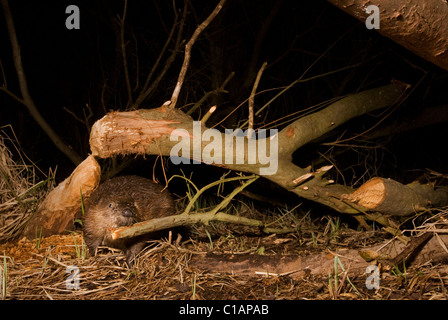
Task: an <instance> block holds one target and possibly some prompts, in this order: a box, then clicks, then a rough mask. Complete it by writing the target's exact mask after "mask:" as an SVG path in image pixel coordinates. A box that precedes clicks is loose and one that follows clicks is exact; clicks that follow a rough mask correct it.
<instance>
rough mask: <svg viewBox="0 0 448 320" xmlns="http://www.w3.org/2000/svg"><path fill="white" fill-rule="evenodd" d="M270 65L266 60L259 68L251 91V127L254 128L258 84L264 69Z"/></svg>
mask: <svg viewBox="0 0 448 320" xmlns="http://www.w3.org/2000/svg"><path fill="white" fill-rule="evenodd" d="M267 65H268V63H267V62H264V63H263V65H262V66H261V68H260V70H258V74H257V78H256V79H255V82H254V85H253V87H252V91H251V93H250V97H249V128H248V129H251V130H252V129H253V128H254V100H255V93H256V92H257V88H258V84H259V83H260V79H261V75H262V74H263V71H264V69H265V68H266V66H267Z"/></svg>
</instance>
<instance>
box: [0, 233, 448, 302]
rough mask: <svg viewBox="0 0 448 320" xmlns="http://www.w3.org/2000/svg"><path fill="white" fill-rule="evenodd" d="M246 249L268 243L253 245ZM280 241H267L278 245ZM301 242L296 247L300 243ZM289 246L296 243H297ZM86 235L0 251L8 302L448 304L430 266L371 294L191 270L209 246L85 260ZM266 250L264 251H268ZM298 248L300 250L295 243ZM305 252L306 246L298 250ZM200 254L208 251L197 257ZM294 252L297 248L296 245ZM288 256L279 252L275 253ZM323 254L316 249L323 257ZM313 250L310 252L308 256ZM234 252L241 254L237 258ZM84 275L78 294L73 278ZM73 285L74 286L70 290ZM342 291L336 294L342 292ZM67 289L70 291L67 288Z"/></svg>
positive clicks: (437, 272) (345, 285) (313, 279)
mask: <svg viewBox="0 0 448 320" xmlns="http://www.w3.org/2000/svg"><path fill="white" fill-rule="evenodd" d="M246 240H247V242H248V243H246V246H247V247H254V246H256V245H255V244H256V243H260V242H261V243H263V241H264V240H265V239H264V238H251V239H246ZM274 240H275V239H274V237H272V236H271V237H269V240H267V241H268V242H270V243H272V244H273V243H275V241H274ZM296 240H297V239H296ZM296 240H294V239H292V238H290V242H294V241H296ZM220 241H221V242H220V243H219V244H218V243H217V246H218V251H232V250H233V251H234V243H233V244H232V242H231V241H226V240H223V239H221V240H220ZM81 243H82V236H81V235H80V234H73V235H65V236H52V237H49V238H44V239H42V241H41V243H40V246H39V249H37V248H36V245H35V242H34V241H30V240H25V239H22V240H21V241H19V242H18V243H17V244H13V243H9V244H4V245H2V246H0V251H2V252H5V256H6V257H7V258H6V260H7V268H8V272H7V274H8V276H7V295H6V298H7V299H81V300H82V299H89V300H95V299H145V300H148V299H149V300H150V299H161V300H164V299H169V300H172V299H176V300H177V299H181V300H184V299H187V300H192V299H195V300H202V299H240V300H246V299H288V300H289V299H319V300H320V299H338V300H346V299H350V300H351V299H447V298H448V294H447V290H446V286H447V284H448V266H446V265H437V266H433V265H431V264H427V265H424V266H419V267H418V268H417V267H413V268H410V269H409V270H406V272H404V273H396V272H395V273H394V272H388V273H383V274H382V277H381V286H380V289H378V290H368V289H367V288H366V286H365V280H366V275H359V276H355V277H353V276H352V279H349V280H350V282H349V281H348V280H347V278H344V274H343V273H341V274H338V275H337V276H336V277H335V274H334V273H332V272H331V270H329V274H328V275H312V274H309V275H306V276H304V277H301V278H294V277H292V276H289V275H287V276H280V277H278V276H266V275H254V276H241V275H232V274H226V273H207V272H204V271H202V270H198V269H196V268H195V267H193V266H192V265H191V264H190V261H191V258H192V257H193V256H194V255H198V254H205V253H206V252H208V251H210V250H209V249H204V248H207V247H208V243H206V242H205V243H201V242H198V241H194V240H190V241H185V242H183V243H181V244H180V245H176V244H173V243H170V242H168V241H155V242H153V243H151V244H150V245H149V246H148V248H146V249H145V250H144V251H143V252H142V254H141V255H140V256H139V257H138V259H137V261H136V265H135V266H134V268H133V269H128V268H127V267H126V266H125V261H124V257H123V255H122V254H120V253H119V252H116V251H110V250H108V249H104V250H102V251H101V252H100V254H99V255H98V256H96V257H82V256H81V255H80V254H79V252H81V251H82V250H80V248H81ZM264 244H265V243H264ZM295 245H296V246H299V245H298V243H295ZM299 247H302V246H299ZM201 248H203V249H204V251H198V250H200V249H201ZM289 248H290V250H291V251H292V250H294V249H293V248H294V243H290V246H289ZM275 249H277V252H278V254H280V253H281V252H284V250H285V248H284V246H283V244H279V245H277V248H275V245H274V244H273V245H272V246H271V247H270V248H269V252H270V253H271V254H272V253H274V251H275ZM322 249H323V248H316V250H322ZM302 250H306V248H302ZM234 252H235V251H234ZM70 266H75V267H76V268H78V269H77V270H79V288H78V289H72V288H70V285H71V284H73V283H74V281H73V279H71V278H70V275H74V274H73V273H68V270H70V269H69V268H70ZM67 281H68V282H67ZM335 284H337V288H335ZM67 285H68V286H67Z"/></svg>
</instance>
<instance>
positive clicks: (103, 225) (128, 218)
mask: <svg viewBox="0 0 448 320" xmlns="http://www.w3.org/2000/svg"><path fill="white" fill-rule="evenodd" d="M162 189H163V187H162V186H160V185H158V184H156V183H154V182H152V181H151V180H149V179H146V178H143V177H138V176H121V177H116V178H112V179H109V180H107V181H105V182H104V183H102V184H101V185H100V186H99V187H98V188H97V189H96V190H95V191H94V192H93V193H92V195H91V196H90V197H89V199H88V200H87V201H86V204H85V216H84V219H83V233H84V242H85V243H86V245H87V247H88V248H89V252H90V254H92V255H95V254H96V249H97V247H98V246H99V245H105V246H108V247H113V248H117V249H120V250H123V251H124V252H125V255H126V261H127V263H128V265H129V266H132V264H133V262H132V261H133V259H134V257H135V255H137V254H138V253H139V252H140V251H141V250H142V249H143V247H144V245H145V241H146V240H148V238H150V235H144V236H139V237H135V238H131V239H126V240H120V239H117V240H112V238H111V237H110V230H111V229H113V228H118V227H124V226H130V225H132V224H134V223H136V222H141V221H144V220H150V219H154V218H160V217H165V216H169V215H173V214H175V209H174V208H175V206H174V201H173V199H172V198H171V195H170V194H169V192H167V191H164V192H161V191H162Z"/></svg>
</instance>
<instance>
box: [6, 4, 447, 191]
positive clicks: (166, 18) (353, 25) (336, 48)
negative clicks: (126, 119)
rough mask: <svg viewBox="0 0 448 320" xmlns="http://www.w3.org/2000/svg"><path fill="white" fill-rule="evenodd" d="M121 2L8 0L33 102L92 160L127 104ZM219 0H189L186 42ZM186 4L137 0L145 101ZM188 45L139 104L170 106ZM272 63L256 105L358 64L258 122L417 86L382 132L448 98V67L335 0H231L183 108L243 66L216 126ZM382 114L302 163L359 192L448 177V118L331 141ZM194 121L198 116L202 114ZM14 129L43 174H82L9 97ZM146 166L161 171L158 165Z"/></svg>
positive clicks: (137, 64)
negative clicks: (72, 20) (102, 125)
mask: <svg viewBox="0 0 448 320" xmlns="http://www.w3.org/2000/svg"><path fill="white" fill-rule="evenodd" d="M173 3H174V4H175V9H174V8H173ZM70 4H74V5H77V6H78V7H79V9H80V12H81V29H80V30H67V29H66V28H65V19H66V18H67V16H68V15H67V14H66V13H65V9H66V7H67V6H68V5H70ZM123 4H124V1H105V0H104V1H100V0H93V1H30V0H14V1H10V7H11V11H12V15H13V19H14V23H15V27H16V32H17V36H18V41H19V44H20V46H21V53H22V61H23V65H24V69H25V72H26V76H27V80H28V87H29V90H30V92H31V95H32V97H33V99H34V101H35V103H36V105H37V107H38V108H39V110H40V112H41V113H42V115H43V116H44V118H45V119H46V120H47V121H48V122H49V123H50V125H51V126H52V127H53V128H54V130H55V131H56V132H57V133H58V134H59V135H60V136H61V137H62V138H63V139H64V141H65V142H66V143H68V144H69V145H71V146H72V147H73V149H74V150H76V152H78V153H79V154H80V155H81V157H82V158H84V157H86V156H87V155H88V153H89V145H88V137H89V128H90V126H91V125H92V124H93V123H94V122H95V121H96V120H98V119H99V118H101V117H102V116H103V115H104V114H105V113H106V112H107V111H109V110H125V109H126V102H127V94H126V86H125V81H124V73H123V63H122V60H121V52H120V50H119V48H120V46H119V34H120V33H119V27H118V20H117V18H118V16H121V15H122V13H123ZM216 4H217V1H205V0H204V1H196V0H192V1H190V2H189V3H188V14H187V16H186V21H185V26H184V29H183V33H182V37H181V39H183V40H185V41H188V39H189V38H190V37H191V35H192V33H193V31H194V30H195V28H196V26H197V25H198V24H199V23H201V22H202V21H203V20H204V19H205V18H206V17H207V16H208V15H209V14H210V12H211V11H212V10H213V8H214V6H215V5H216ZM183 8H184V2H183V1H156V0H154V1H137V0H134V1H129V3H128V12H127V16H126V22H125V38H126V41H127V46H126V50H127V51H126V54H127V57H128V65H129V72H130V78H131V83H132V86H133V88H136V90H135V91H134V95H135V97H136V96H137V95H138V92H139V88H141V85H142V84H143V83H144V81H145V79H146V76H147V74H148V73H149V71H150V70H151V68H152V66H153V65H154V62H155V61H156V59H157V57H158V55H159V53H160V50H161V49H162V47H163V45H164V43H165V41H166V39H167V37H168V34H169V32H170V29H171V27H172V25H173V21H174V16H175V14H174V12H175V10H177V11H178V14H179V16H181V15H182V13H183ZM0 16H1V18H0V59H1V63H2V66H3V69H4V73H5V75H6V80H7V84H8V89H9V90H11V91H12V92H14V93H16V94H17V95H20V91H19V88H18V81H17V76H16V74H15V69H14V65H13V61H12V52H11V47H10V42H9V37H8V34H7V30H6V25H5V22H4V16H3V12H2V13H1V15H0ZM271 19H272V20H271ZM263 28H265V29H263ZM263 30H265V33H264V34H263V33H262V31H263ZM176 35H177V29H176V33H175V36H174V38H173V40H172V41H171V42H170V43H169V45H168V50H167V52H166V53H165V55H164V56H163V58H162V65H160V66H158V69H157V71H156V75H155V77H156V76H157V75H158V72H161V70H162V69H163V64H164V63H165V61H166V60H167V58H168V56H169V55H170V54H171V52H172V50H175V38H176ZM184 44H185V42H184ZM184 44H183V45H182V46H181V48H180V49H181V50H180V51H179V52H178V53H177V55H176V58H175V60H174V62H173V64H172V65H171V66H170V68H169V70H168V71H167V73H166V74H165V76H164V77H163V79H162V80H161V82H160V84H159V86H158V87H157V88H156V90H154V92H153V94H152V95H151V96H150V97H148V99H146V100H145V102H144V103H143V104H142V105H141V106H140V107H142V108H154V107H159V106H160V105H161V104H162V103H163V102H165V101H166V100H169V99H170V97H171V94H172V91H173V89H174V85H175V84H176V81H177V76H178V73H179V70H180V67H181V65H182V61H183V51H182V50H183V47H184ZM257 48H259V50H257ZM317 59H318V61H317V62H316V60H317ZM264 61H267V62H268V67H267V69H266V70H265V72H264V74H263V77H262V79H261V82H260V85H259V87H258V92H262V91H263V92H262V93H261V94H259V95H257V97H256V99H255V102H256V107H257V108H260V107H261V106H263V105H264V103H266V102H267V101H269V100H270V99H271V98H272V97H273V96H275V95H276V94H277V93H278V92H279V91H280V90H281V88H283V87H284V86H287V85H289V84H290V83H291V82H293V81H294V80H296V79H298V78H299V77H300V76H301V75H302V74H303V73H304V72H305V70H307V69H308V68H309V67H310V66H311V65H312V64H313V63H315V62H316V63H315V64H314V65H313V66H312V67H311V68H310V70H309V71H308V72H307V73H306V75H305V76H304V78H309V77H311V76H317V75H320V74H326V73H328V72H331V71H334V70H337V69H340V68H344V67H348V66H353V65H356V67H352V68H347V69H345V70H344V71H340V72H337V73H333V74H329V75H324V76H322V77H319V78H316V79H314V80H311V81H307V82H304V83H299V84H297V85H295V86H294V87H293V88H292V89H290V90H289V91H287V92H286V93H285V94H284V95H283V96H281V97H280V98H279V99H277V100H275V102H274V103H273V104H271V105H270V107H269V108H268V109H266V110H265V112H263V115H262V116H261V117H259V118H257V119H256V120H257V126H263V125H265V124H269V123H271V122H273V121H275V120H277V119H279V118H281V117H284V116H286V115H288V114H291V113H293V112H297V111H300V110H302V109H306V108H309V107H311V106H313V105H316V104H318V103H320V102H323V101H326V100H329V99H331V98H333V97H337V96H341V95H346V94H350V93H354V92H358V91H362V90H365V89H369V88H374V87H379V86H382V85H386V84H388V83H390V81H391V80H392V79H398V80H401V81H403V82H406V83H409V84H411V85H412V86H413V91H412V92H411V94H410V96H409V97H408V99H407V100H406V101H405V102H404V103H402V104H400V105H399V106H398V107H397V108H396V109H395V110H394V112H393V113H392V114H391V115H390V116H389V117H388V118H387V119H386V120H384V121H383V122H382V123H381V125H387V124H389V123H394V121H397V120H403V121H406V119H409V118H411V117H413V116H414V115H417V114H418V113H419V112H420V111H421V110H423V108H425V107H429V106H437V105H444V104H447V103H448V96H447V94H446V88H448V77H447V72H446V71H444V70H442V69H440V68H438V67H436V66H434V65H432V64H431V63H429V62H427V61H425V60H423V59H421V58H419V57H418V56H416V55H414V54H413V53H411V52H409V51H407V50H406V49H404V48H402V47H400V46H399V45H397V44H395V43H394V42H392V41H390V40H389V39H387V38H383V37H382V36H381V35H379V34H378V33H377V32H376V31H373V30H372V31H371V30H367V29H366V27H365V25H364V24H363V23H361V22H359V21H357V20H355V19H354V18H352V17H350V16H348V15H347V14H345V13H344V12H342V11H340V10H339V9H337V8H335V7H333V6H332V5H331V4H329V3H327V2H326V1H321V0H319V1H317V0H316V1H306V2H305V1H287V0H285V1H277V0H276V1H259V0H257V1H248V0H244V1H243V0H228V1H227V3H226V4H225V5H224V8H223V10H222V11H221V12H220V13H219V15H218V16H217V17H216V19H215V20H214V21H213V22H212V23H211V25H210V26H209V27H208V28H207V29H206V30H205V31H204V32H203V33H202V34H201V35H200V37H199V39H198V40H197V42H196V43H195V45H194V47H193V51H192V60H191V65H190V68H189V70H188V73H187V77H186V79H185V82H184V86H183V88H182V92H181V96H180V100H179V102H178V107H181V106H185V108H183V110H185V111H186V110H188V107H190V106H191V105H192V104H193V103H195V102H196V101H198V100H199V99H200V98H201V97H202V96H203V95H204V94H205V93H206V92H208V91H210V90H213V89H216V88H217V87H219V85H220V84H221V83H222V82H223V81H224V80H225V79H226V78H227V76H228V75H229V74H230V73H231V72H232V71H234V72H235V76H234V77H233V78H232V80H231V81H230V82H229V85H228V86H227V87H226V89H227V90H228V93H222V94H219V95H213V96H211V97H210V99H209V100H208V101H207V102H206V103H205V104H204V105H203V108H202V113H203V112H205V111H207V110H208V108H209V107H210V106H212V105H214V104H218V106H219V108H218V112H217V113H216V114H215V115H214V116H212V118H211V119H210V120H209V122H208V125H209V126H213V125H214V124H216V123H218V122H219V121H221V120H222V119H223V118H224V117H225V116H227V115H228V114H230V112H231V111H233V110H234V109H235V108H236V107H237V106H238V105H240V104H241V103H242V102H243V101H244V100H245V99H247V98H248V96H249V93H250V91H251V88H252V84H253V81H254V78H255V75H256V72H257V71H258V69H259V68H260V66H261V64H262V63H263V62H264ZM136 79H138V83H137V82H136ZM1 82H2V84H3V79H1ZM279 88H280V89H279ZM135 97H134V99H135ZM86 105H88V106H89V108H87V107H86ZM447 108H448V104H447ZM447 110H448V109H447ZM84 114H87V115H90V116H89V118H88V119H87V122H85V123H83V122H81V121H78V120H77V119H76V118H75V116H76V117H78V118H79V119H82V120H85V118H84ZM383 116H384V114H382V113H381V111H380V112H378V113H376V114H369V115H365V116H363V117H361V118H357V119H354V120H352V121H350V122H349V123H347V124H346V125H344V126H342V127H341V128H338V129H337V130H335V132H334V133H332V134H331V135H328V136H326V139H325V140H322V141H317V142H316V143H314V144H311V145H309V146H306V147H305V148H302V149H300V150H299V151H298V152H296V159H295V160H296V162H297V164H298V165H300V166H308V165H310V164H314V163H316V166H319V165H320V166H321V165H325V164H328V162H325V161H323V162H322V161H321V162H319V159H320V158H322V157H321V156H320V155H319V154H323V155H325V157H327V158H331V159H332V161H333V162H334V163H335V164H336V165H337V166H338V168H339V169H340V173H339V174H338V175H337V176H335V178H336V179H337V180H338V181H339V182H341V183H343V182H345V183H346V184H350V185H351V184H359V183H360V182H362V181H360V180H359V181H358V179H361V180H366V179H367V178H370V177H372V176H375V175H377V176H384V177H391V178H394V179H397V180H399V181H401V182H410V181H412V180H413V179H415V178H416V177H418V176H420V175H421V174H422V171H421V170H424V169H425V168H431V169H433V170H436V171H439V172H442V173H446V172H448V168H447V163H448V159H447V157H446V156H445V154H446V153H447V152H446V148H447V136H448V128H447V127H448V126H447V124H446V123H441V124H437V125H431V126H429V127H425V128H420V129H417V130H413V131H408V132H403V133H398V134H396V135H394V136H382V137H379V138H377V139H375V140H371V141H363V140H362V139H355V140H352V141H349V144H350V146H348V147H347V146H344V147H336V148H331V146H328V145H322V144H321V143H322V142H332V141H335V140H337V139H338V138H344V139H345V138H348V137H351V136H354V135H356V134H359V133H361V132H363V131H364V130H366V129H369V128H371V127H372V126H373V125H375V124H376V123H377V122H378V121H379V120H380V119H382V117H383ZM193 117H194V118H195V119H198V118H200V114H199V113H196V114H194V115H193ZM241 119H244V120H245V119H247V103H246V104H244V105H243V106H242V107H240V108H239V109H238V110H237V111H236V112H235V113H233V114H232V116H230V117H229V118H227V119H226V120H225V121H224V122H222V123H220V124H219V125H218V126H217V128H220V129H222V128H235V127H237V126H238V121H240V120H241ZM282 123H283V121H279V122H278V123H272V124H271V125H268V126H267V127H266V128H277V129H279V130H280V129H281V128H282V127H283V126H284V125H285V124H282ZM7 124H11V125H12V127H13V129H14V131H15V133H16V135H17V137H18V140H19V141H20V143H21V147H22V149H23V150H24V152H25V153H26V154H27V155H28V156H29V157H30V159H32V160H33V161H34V162H35V163H36V164H37V165H38V166H39V167H40V168H41V169H42V170H43V171H48V168H49V167H53V168H54V167H55V166H57V167H58V176H57V179H58V181H61V180H62V179H64V178H66V177H67V176H68V175H69V174H70V173H71V172H72V170H73V169H74V168H75V166H74V165H73V164H72V163H71V162H70V161H69V160H68V159H67V158H66V157H65V156H64V155H63V154H62V153H61V152H60V151H58V150H57V149H56V148H55V147H54V146H53V145H52V143H51V141H50V140H49V139H48V137H47V136H46V134H45V133H44V132H43V131H42V130H41V129H40V127H39V126H38V125H37V124H36V122H35V121H34V119H33V118H32V117H31V116H30V115H29V112H28V110H27V109H26V108H25V107H24V106H23V105H20V104H19V103H17V102H16V101H14V100H13V99H11V98H10V97H9V96H7V95H6V94H5V93H4V92H0V127H1V126H4V125H7ZM240 124H241V123H240ZM243 129H244V128H243ZM4 130H6V129H4ZM147 168H151V169H147V170H148V171H150V170H152V165H151V166H147ZM341 173H342V174H343V175H344V176H341V175H340V174H341ZM365 173H366V175H365V176H363V175H364V174H365ZM335 174H336V173H335Z"/></svg>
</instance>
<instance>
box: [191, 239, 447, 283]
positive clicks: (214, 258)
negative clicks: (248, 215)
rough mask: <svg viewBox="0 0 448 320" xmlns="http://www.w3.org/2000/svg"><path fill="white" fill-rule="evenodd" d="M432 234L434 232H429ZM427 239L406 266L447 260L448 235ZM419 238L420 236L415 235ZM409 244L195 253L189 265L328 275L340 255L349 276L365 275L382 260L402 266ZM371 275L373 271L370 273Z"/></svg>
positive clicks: (216, 269)
mask: <svg viewBox="0 0 448 320" xmlns="http://www.w3.org/2000/svg"><path fill="white" fill-rule="evenodd" d="M426 235H427V234H426ZM429 236H431V234H430V235H429ZM422 237H425V238H426V239H424V240H425V242H423V243H422V244H421V245H420V246H419V247H415V246H414V248H412V249H413V250H412V252H411V253H410V254H409V255H407V258H406V259H405V264H406V267H410V266H418V265H421V264H425V263H428V262H432V263H446V262H447V261H448V253H447V252H446V251H445V249H444V248H443V246H442V245H441V243H440V241H443V243H444V244H446V243H448V235H440V236H438V237H439V238H438V239H437V238H436V237H432V239H430V240H428V238H430V237H427V236H425V234H423V235H422ZM416 239H417V241H418V238H416ZM409 246H412V243H411V244H409V245H408V246H406V245H404V244H403V243H402V242H400V241H398V240H395V241H392V242H391V241H385V242H384V243H381V244H378V245H375V246H373V247H368V248H363V249H339V250H335V251H330V250H327V251H326V252H319V253H313V254H309V255H303V256H302V255H257V254H219V255H218V254H200V255H192V258H191V260H190V264H191V265H192V266H194V267H197V268H199V269H201V270H203V271H206V272H211V273H218V272H221V273H231V274H236V275H251V276H254V275H257V274H258V275H260V274H264V275H272V276H284V275H288V276H290V277H292V278H301V277H304V276H307V275H310V274H313V275H320V276H328V274H332V273H334V271H335V262H334V259H335V257H337V258H338V259H339V260H340V261H341V263H342V265H343V266H344V267H345V269H347V272H348V275H349V276H359V275H363V274H366V267H367V266H369V265H376V264H378V263H381V264H383V266H384V265H388V266H389V267H390V268H395V267H398V268H401V267H403V261H397V260H396V259H395V258H396V257H401V256H402V255H401V254H402V253H403V252H405V253H406V252H407V248H408V247H409ZM367 251H368V252H369V254H372V253H376V258H375V259H372V260H370V259H367V260H368V261H366V260H365V259H363V258H362V256H363V255H364V254H363V253H364V252H367ZM369 275H370V274H369Z"/></svg>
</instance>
